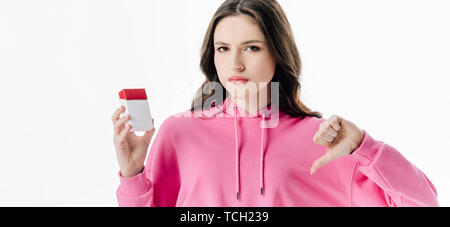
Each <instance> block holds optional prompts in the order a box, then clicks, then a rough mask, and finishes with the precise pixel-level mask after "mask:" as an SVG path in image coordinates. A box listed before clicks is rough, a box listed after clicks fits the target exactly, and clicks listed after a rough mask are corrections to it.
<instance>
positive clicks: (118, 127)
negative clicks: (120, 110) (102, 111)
mask: <svg viewBox="0 0 450 227" xmlns="http://www.w3.org/2000/svg"><path fill="white" fill-rule="evenodd" d="M128 120H130V115H129V114H128V115H126V116H124V117H121V118H120V119H119V120H118V121H116V123H114V133H115V134H116V135H117V134H119V133H120V131H121V129H122V127H123V125H124V124H125V123H126V122H127V121H128Z"/></svg>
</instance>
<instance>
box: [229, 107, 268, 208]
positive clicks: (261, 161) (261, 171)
mask: <svg viewBox="0 0 450 227" xmlns="http://www.w3.org/2000/svg"><path fill="white" fill-rule="evenodd" d="M265 117H266V116H265V115H262V118H261V121H262V122H261V149H260V156H259V166H260V168H259V187H260V190H261V192H260V193H261V195H262V194H263V190H264V140H265V128H266V127H265ZM234 138H235V142H236V143H235V145H236V146H235V148H236V149H235V151H236V160H235V170H236V177H235V179H236V199H237V200H239V176H240V175H239V137H238V123H237V105H236V104H234Z"/></svg>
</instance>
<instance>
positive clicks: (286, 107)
mask: <svg viewBox="0 0 450 227" xmlns="http://www.w3.org/2000/svg"><path fill="white" fill-rule="evenodd" d="M234 15H248V16H250V17H252V18H253V19H254V20H255V22H256V23H257V24H258V26H259V28H260V29H261V31H262V32H263V34H264V36H265V37H266V40H267V44H268V47H269V51H270V52H271V53H272V56H274V59H275V61H276V68H275V73H274V76H273V79H272V81H271V82H279V93H280V94H279V98H280V100H279V109H280V110H281V111H283V112H284V113H286V114H288V115H290V116H292V117H299V116H314V117H318V118H321V117H322V114H321V113H320V112H314V111H311V110H310V109H309V108H308V107H307V106H306V105H305V104H303V102H302V101H301V100H300V88H301V85H300V79H301V77H300V74H301V69H302V68H301V67H302V64H301V61H300V55H299V51H298V49H297V45H296V44H295V41H294V37H293V34H292V30H291V26H290V24H289V22H288V20H287V17H286V14H285V13H284V11H283V9H282V8H281V6H280V5H279V4H278V2H277V1H276V0H226V1H225V2H224V3H222V5H221V6H220V7H219V8H218V9H217V11H216V13H215V14H214V16H213V18H212V20H211V22H210V24H209V27H208V30H207V32H206V34H205V37H204V40H203V45H202V49H201V60H200V68H201V70H202V72H203V73H204V74H205V76H206V80H205V82H204V83H203V84H202V86H201V87H200V88H199V89H198V91H197V93H196V95H195V97H194V100H193V101H192V105H191V109H190V110H191V112H194V111H196V110H198V109H199V108H203V104H204V103H205V101H206V100H208V98H209V97H211V96H213V95H214V92H215V90H216V89H215V88H214V87H211V84H214V86H221V89H218V90H221V91H222V92H223V94H222V96H221V97H223V100H217V103H223V101H224V99H225V98H226V97H227V91H226V89H225V88H224V87H223V85H222V84H221V83H220V81H219V77H218V75H217V71H216V68H215V65H214V53H215V49H214V31H215V28H216V26H217V24H218V23H219V22H220V20H221V19H223V18H225V17H227V16H234ZM211 82H215V83H211ZM205 86H208V87H206V88H205ZM205 89H209V92H205V91H204V90H205ZM205 93H206V94H205ZM200 100H201V101H200ZM198 103H200V104H201V105H198ZM196 104H197V105H196Z"/></svg>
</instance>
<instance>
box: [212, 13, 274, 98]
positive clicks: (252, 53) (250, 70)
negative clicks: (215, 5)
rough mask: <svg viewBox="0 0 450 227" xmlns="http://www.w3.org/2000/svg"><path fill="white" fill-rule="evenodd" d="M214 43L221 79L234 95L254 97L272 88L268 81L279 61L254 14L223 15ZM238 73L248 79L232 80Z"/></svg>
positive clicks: (216, 63) (238, 75)
mask: <svg viewBox="0 0 450 227" xmlns="http://www.w3.org/2000/svg"><path fill="white" fill-rule="evenodd" d="M214 47H215V52H214V64H215V66H216V70H217V74H218V76H219V80H220V82H221V83H222V85H223V86H224V87H225V89H226V90H227V91H228V92H229V93H230V94H231V96H232V99H235V100H237V99H245V98H249V99H255V98H257V97H258V95H260V93H263V92H270V91H269V89H270V86H267V85H268V83H269V82H270V81H271V80H272V78H273V76H274V73H275V65H276V64H275V61H274V58H273V56H272V54H271V53H270V51H269V49H268V46H267V44H266V39H265V37H264V34H263V33H262V32H261V30H260V29H259V27H258V25H257V24H256V23H255V22H254V20H253V18H252V17H250V16H247V15H238V16H228V17H225V18H223V19H222V20H221V21H220V22H219V23H218V24H217V26H216V30H215V32H214ZM236 77H237V78H241V79H246V80H233V78H236ZM265 94H267V93H265ZM259 97H266V96H259Z"/></svg>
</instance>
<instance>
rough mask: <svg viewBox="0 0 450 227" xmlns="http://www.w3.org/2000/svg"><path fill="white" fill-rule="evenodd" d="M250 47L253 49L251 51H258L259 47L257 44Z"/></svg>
mask: <svg viewBox="0 0 450 227" xmlns="http://www.w3.org/2000/svg"><path fill="white" fill-rule="evenodd" d="M248 49H251V51H258V50H259V47H257V46H249V47H248Z"/></svg>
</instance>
